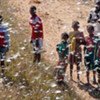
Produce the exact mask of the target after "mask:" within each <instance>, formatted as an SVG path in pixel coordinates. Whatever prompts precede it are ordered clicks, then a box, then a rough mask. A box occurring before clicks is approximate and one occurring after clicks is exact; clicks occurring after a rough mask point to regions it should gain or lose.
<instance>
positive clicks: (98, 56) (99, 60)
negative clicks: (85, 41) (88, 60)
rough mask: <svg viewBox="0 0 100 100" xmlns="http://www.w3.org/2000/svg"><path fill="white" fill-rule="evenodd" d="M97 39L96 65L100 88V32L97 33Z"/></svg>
mask: <svg viewBox="0 0 100 100" xmlns="http://www.w3.org/2000/svg"><path fill="white" fill-rule="evenodd" d="M97 37H98V38H97V40H96V47H95V48H96V54H95V66H96V69H97V73H98V86H99V88H100V33H98V34H97Z"/></svg>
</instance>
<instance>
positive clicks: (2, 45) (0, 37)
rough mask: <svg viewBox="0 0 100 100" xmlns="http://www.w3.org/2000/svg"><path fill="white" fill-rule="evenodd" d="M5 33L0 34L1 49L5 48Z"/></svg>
mask: <svg viewBox="0 0 100 100" xmlns="http://www.w3.org/2000/svg"><path fill="white" fill-rule="evenodd" d="M4 34H5V33H4V32H0V47H5V45H6V43H5V38H4Z"/></svg>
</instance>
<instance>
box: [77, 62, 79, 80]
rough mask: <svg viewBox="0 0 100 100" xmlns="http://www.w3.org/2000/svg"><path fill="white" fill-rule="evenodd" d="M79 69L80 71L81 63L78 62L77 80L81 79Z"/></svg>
mask: <svg viewBox="0 0 100 100" xmlns="http://www.w3.org/2000/svg"><path fill="white" fill-rule="evenodd" d="M79 71H80V64H77V80H80V77H79Z"/></svg>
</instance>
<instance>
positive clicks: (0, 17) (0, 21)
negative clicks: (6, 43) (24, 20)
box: [0, 15, 3, 23]
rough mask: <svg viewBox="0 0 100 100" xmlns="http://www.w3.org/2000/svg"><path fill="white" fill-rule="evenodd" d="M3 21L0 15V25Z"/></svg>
mask: <svg viewBox="0 0 100 100" xmlns="http://www.w3.org/2000/svg"><path fill="white" fill-rule="evenodd" d="M2 21H3V17H2V16H1V15H0V23H2Z"/></svg>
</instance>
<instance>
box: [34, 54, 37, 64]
mask: <svg viewBox="0 0 100 100" xmlns="http://www.w3.org/2000/svg"><path fill="white" fill-rule="evenodd" d="M36 61H37V54H34V61H33V62H34V63H35V62H36Z"/></svg>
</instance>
